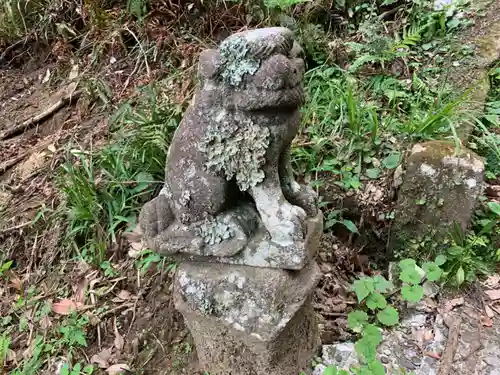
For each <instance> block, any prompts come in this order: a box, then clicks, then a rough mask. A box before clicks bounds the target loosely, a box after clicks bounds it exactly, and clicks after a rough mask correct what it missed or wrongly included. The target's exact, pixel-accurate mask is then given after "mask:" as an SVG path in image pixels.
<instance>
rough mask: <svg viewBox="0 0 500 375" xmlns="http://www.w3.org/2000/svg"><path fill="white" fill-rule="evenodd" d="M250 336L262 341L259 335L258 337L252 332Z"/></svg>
mask: <svg viewBox="0 0 500 375" xmlns="http://www.w3.org/2000/svg"><path fill="white" fill-rule="evenodd" d="M250 336H253V337H255V338H256V339H257V340H260V341H264V339H263V338H262V336H261V335H259V334H258V333H255V332H252V333H251V334H250Z"/></svg>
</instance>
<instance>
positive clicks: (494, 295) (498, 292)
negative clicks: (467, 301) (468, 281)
mask: <svg viewBox="0 0 500 375" xmlns="http://www.w3.org/2000/svg"><path fill="white" fill-rule="evenodd" d="M485 293H486V294H487V295H488V297H490V299H491V300H492V301H496V300H497V299H500V289H495V290H486V291H485Z"/></svg>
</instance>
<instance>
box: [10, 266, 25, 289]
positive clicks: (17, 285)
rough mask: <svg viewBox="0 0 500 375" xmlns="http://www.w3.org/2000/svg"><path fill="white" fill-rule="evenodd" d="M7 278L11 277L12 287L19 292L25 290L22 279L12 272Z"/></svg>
mask: <svg viewBox="0 0 500 375" xmlns="http://www.w3.org/2000/svg"><path fill="white" fill-rule="evenodd" d="M7 276H8V277H9V281H10V284H11V285H12V287H13V288H14V289H15V290H17V291H18V292H21V291H22V290H23V283H22V281H21V279H20V278H19V277H18V276H17V275H16V274H15V273H14V271H12V270H10V271H9V272H8V273H7Z"/></svg>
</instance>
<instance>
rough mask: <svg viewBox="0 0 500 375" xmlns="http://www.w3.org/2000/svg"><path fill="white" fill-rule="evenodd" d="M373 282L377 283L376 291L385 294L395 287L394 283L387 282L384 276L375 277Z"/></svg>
mask: <svg viewBox="0 0 500 375" xmlns="http://www.w3.org/2000/svg"><path fill="white" fill-rule="evenodd" d="M373 281H374V282H375V290H376V291H377V292H380V293H385V292H386V291H388V290H390V289H392V288H393V287H394V285H393V284H392V281H387V280H386V278H385V277H384V276H382V275H376V276H374V277H373Z"/></svg>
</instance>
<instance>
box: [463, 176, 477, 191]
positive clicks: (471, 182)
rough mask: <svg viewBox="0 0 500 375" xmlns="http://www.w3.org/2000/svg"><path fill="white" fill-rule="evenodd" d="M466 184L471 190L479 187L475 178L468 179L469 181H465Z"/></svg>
mask: <svg viewBox="0 0 500 375" xmlns="http://www.w3.org/2000/svg"><path fill="white" fill-rule="evenodd" d="M465 184H466V185H467V187H468V188H469V189H472V188H475V187H476V186H477V181H476V179H475V178H468V179H467V180H465Z"/></svg>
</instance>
